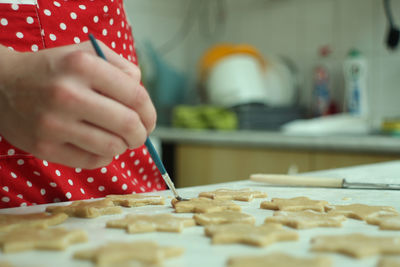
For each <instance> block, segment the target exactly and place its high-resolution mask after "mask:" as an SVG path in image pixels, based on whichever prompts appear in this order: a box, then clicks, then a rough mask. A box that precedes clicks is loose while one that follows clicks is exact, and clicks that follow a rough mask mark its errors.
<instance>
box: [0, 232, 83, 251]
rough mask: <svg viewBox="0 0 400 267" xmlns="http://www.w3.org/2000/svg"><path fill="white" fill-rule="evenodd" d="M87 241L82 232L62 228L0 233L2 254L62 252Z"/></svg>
mask: <svg viewBox="0 0 400 267" xmlns="http://www.w3.org/2000/svg"><path fill="white" fill-rule="evenodd" d="M86 241H87V234H86V232H84V231H82V230H66V229H64V228H61V227H59V228H47V229H37V228H23V229H15V230H13V231H10V232H5V233H0V246H1V249H2V250H3V253H9V252H19V251H24V250H32V249H40V250H63V249H65V248H66V247H68V246H69V245H70V244H74V243H81V242H86Z"/></svg>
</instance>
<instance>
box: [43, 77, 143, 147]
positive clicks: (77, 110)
mask: <svg viewBox="0 0 400 267" xmlns="http://www.w3.org/2000/svg"><path fill="white" fill-rule="evenodd" d="M52 104H53V105H55V106H56V107H57V108H58V113H57V115H58V116H62V117H64V118H65V119H64V121H65V123H63V124H62V125H58V126H57V125H56V126H54V124H55V123H54V122H53V120H52V121H51V122H50V123H46V125H45V127H43V128H51V127H55V128H56V129H55V132H58V133H60V134H62V133H63V132H67V133H68V134H67V135H66V136H65V138H68V137H69V136H77V135H79V134H80V133H81V135H83V137H79V139H77V140H75V141H74V142H73V144H75V145H78V146H79V147H82V148H85V143H86V144H87V145H88V146H89V147H86V148H87V149H88V150H89V151H91V152H93V153H98V154H100V155H104V153H105V151H103V148H102V146H100V144H97V145H96V146H98V147H99V149H100V151H98V150H93V149H91V148H90V147H92V146H93V144H92V142H93V141H95V140H96V139H95V138H94V136H95V135H96V136H100V135H102V136H103V142H106V141H107V142H106V144H109V146H110V148H113V147H121V146H120V145H118V146H117V145H113V144H112V143H113V142H112V141H109V140H108V139H106V137H107V136H110V135H112V136H114V137H118V138H119V139H121V142H122V143H124V144H126V145H125V147H124V151H125V149H126V148H127V146H128V147H129V148H136V147H138V146H140V145H142V144H143V143H144V141H145V140H146V138H147V136H148V132H147V129H146V128H145V126H144V125H143V123H142V120H141V118H140V117H139V115H138V113H137V112H136V111H135V110H133V109H131V108H129V107H127V106H125V105H123V104H121V103H119V102H118V101H115V100H113V99H111V98H109V97H106V96H104V95H102V94H99V93H98V92H96V91H93V90H87V89H86V88H85V87H84V86H82V85H81V84H79V83H76V82H75V81H74V80H66V81H64V82H63V83H60V84H59V85H57V90H56V93H55V94H54V96H53V99H52ZM56 123H57V122H56ZM66 124H70V125H69V128H68V129H60V128H66V127H65V126H64V125H66ZM83 124H84V125H85V126H86V128H85V127H80V128H79V129H77V128H78V127H77V125H83ZM71 125H72V126H71ZM91 128H93V129H91ZM88 129H91V130H93V131H96V133H91V134H86V133H87V132H88V131H89V130H88ZM72 130H74V132H71V131H72ZM43 132H45V131H43ZM47 132H48V131H47ZM100 132H101V133H100ZM45 134H46V133H45ZM52 135H53V136H56V135H55V134H52ZM91 135H93V138H91V137H90V136H91ZM85 136H87V137H85ZM48 138H52V136H51V135H50V136H49V137H48ZM121 142H120V143H121ZM114 143H115V142H114ZM115 150H117V149H115V148H114V149H111V151H112V152H111V153H115ZM114 155H116V154H114Z"/></svg>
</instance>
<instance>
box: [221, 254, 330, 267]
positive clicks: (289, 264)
mask: <svg viewBox="0 0 400 267" xmlns="http://www.w3.org/2000/svg"><path fill="white" fill-rule="evenodd" d="M249 266H251V267H267V266H271V267H273V266H279V267H294V266H296V267H310V266H312V267H330V266H332V261H331V259H329V258H327V257H314V258H298V257H294V256H291V255H288V254H284V253H279V252H275V253H270V254H267V255H261V256H237V257H231V258H229V259H228V264H227V267H249Z"/></svg>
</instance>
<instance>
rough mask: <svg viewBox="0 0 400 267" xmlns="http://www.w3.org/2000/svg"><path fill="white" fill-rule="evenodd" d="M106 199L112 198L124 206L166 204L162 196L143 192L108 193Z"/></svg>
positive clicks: (115, 202)
mask: <svg viewBox="0 0 400 267" xmlns="http://www.w3.org/2000/svg"><path fill="white" fill-rule="evenodd" d="M106 199H110V200H112V202H114V204H115V205H117V206H123V207H140V206H145V205H164V198H163V197H162V196H148V195H141V194H130V195H108V196H107V197H106Z"/></svg>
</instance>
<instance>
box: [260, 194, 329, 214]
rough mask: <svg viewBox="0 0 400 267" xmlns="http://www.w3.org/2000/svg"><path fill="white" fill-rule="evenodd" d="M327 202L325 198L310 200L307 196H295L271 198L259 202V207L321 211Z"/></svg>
mask: <svg viewBox="0 0 400 267" xmlns="http://www.w3.org/2000/svg"><path fill="white" fill-rule="evenodd" d="M328 204H329V203H328V202H327V201H325V200H312V199H309V198H308V197H295V198H289V199H284V198H273V199H272V200H271V201H263V202H261V205H260V208H262V209H269V210H284V211H301V210H315V211H319V212H323V211H325V207H326V206H327V205H328Z"/></svg>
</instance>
